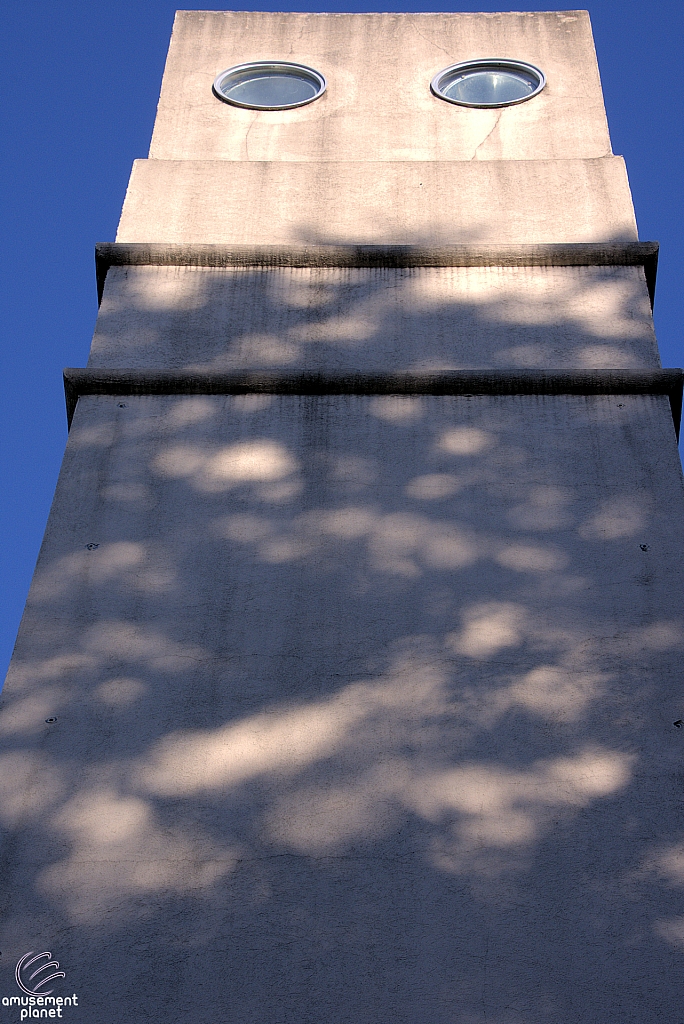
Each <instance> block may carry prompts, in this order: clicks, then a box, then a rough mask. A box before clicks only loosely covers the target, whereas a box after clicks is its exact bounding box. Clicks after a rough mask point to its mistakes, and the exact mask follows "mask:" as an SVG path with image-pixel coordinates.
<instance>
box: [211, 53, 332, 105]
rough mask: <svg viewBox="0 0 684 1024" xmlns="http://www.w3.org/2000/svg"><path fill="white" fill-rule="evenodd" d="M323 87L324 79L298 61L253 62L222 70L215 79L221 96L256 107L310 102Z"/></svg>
mask: <svg viewBox="0 0 684 1024" xmlns="http://www.w3.org/2000/svg"><path fill="white" fill-rule="evenodd" d="M324 90H325V79H324V78H323V76H322V75H319V74H318V72H316V71H313V69H310V68H306V67H303V66H302V67H300V66H299V65H296V64H295V65H288V64H284V63H283V64H268V63H266V62H264V63H254V64H248V65H239V66H238V67H236V68H231V69H229V70H228V71H224V72H223V73H222V74H220V75H219V76H218V78H217V79H216V81H215V82H214V92H215V93H216V94H217V95H218V96H219V98H220V99H224V100H227V101H228V102H229V103H236V104H239V105H241V106H245V107H253V108H256V109H259V108H265V109H276V110H277V109H279V108H287V107H296V106H299V105H300V104H302V103H309V102H311V100H313V99H316V97H318V96H320V95H321V93H322V92H323V91H324Z"/></svg>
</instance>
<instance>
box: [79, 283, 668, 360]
mask: <svg viewBox="0 0 684 1024" xmlns="http://www.w3.org/2000/svg"><path fill="white" fill-rule="evenodd" d="M89 365H91V366H99V367H122V366H128V367H159V366H164V367H167V368H171V367H187V368H192V369H194V368H214V369H217V370H223V371H225V370H231V369H262V368H267V369H277V368H282V369H288V370H291V369H305V370H360V371H368V370H389V369H391V370H403V369H407V370H418V369H423V370H424V369H430V370H435V369H447V368H452V369H456V368H468V367H484V366H492V367H497V368H500V367H506V366H516V367H528V368H536V367H555V368H560V367H583V368H597V367H613V368H635V367H657V366H659V365H660V363H659V359H658V354H657V348H656V343H655V337H654V334H653V323H652V319H651V312H650V306H649V302H648V294H647V291H646V287H645V280H644V273H643V269H642V268H640V267H467V268H466V267H415V268H409V269H399V270H397V269H389V268H386V269H353V268H346V269H340V268H333V267H324V268H315V269H310V268H309V269H307V268H280V269H275V270H267V269H262V270H259V269H256V268H255V269H245V268H234V269H229V268H224V269H211V268H206V267H158V266H131V267H126V268H122V267H112V268H110V270H109V273H108V275H107V283H106V287H105V293H104V298H103V302H102V307H101V310H100V316H99V319H98V325H97V330H96V333H95V338H94V342H93V349H92V352H91V357H90V364H89Z"/></svg>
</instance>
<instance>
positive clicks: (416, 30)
mask: <svg viewBox="0 0 684 1024" xmlns="http://www.w3.org/2000/svg"><path fill="white" fill-rule="evenodd" d="M410 24H411V28H412V29H413V30H414V32H416V33H417V34H418V35H419V36H420V38H421V39H424V40H425V42H426V43H430V45H431V46H436V47H437V49H438V50H441V51H442V53H446V55H447V57H448V56H449V51H448V50H445V49H444V47H443V46H440V45H439V43H436V42H435V41H434V39H428V37H427V36H424V35H423V33H422V32H421V31H419V29H418V27H417V25H416V23H415V22H414V21H413V20H411V22H410Z"/></svg>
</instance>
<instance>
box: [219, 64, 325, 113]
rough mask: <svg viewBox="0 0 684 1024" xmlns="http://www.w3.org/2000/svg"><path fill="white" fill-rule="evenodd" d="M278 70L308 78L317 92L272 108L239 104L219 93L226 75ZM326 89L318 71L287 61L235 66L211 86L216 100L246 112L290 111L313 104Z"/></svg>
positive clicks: (227, 69)
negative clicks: (306, 97) (294, 72)
mask: <svg viewBox="0 0 684 1024" xmlns="http://www.w3.org/2000/svg"><path fill="white" fill-rule="evenodd" d="M278 70H285V71H299V72H301V73H302V77H305V78H309V79H310V80H312V81H313V82H314V83H315V84H316V85H317V86H318V91H317V92H316V93H315V94H314V95H313V96H310V97H309V98H308V99H305V100H298V101H297V102H296V103H278V104H275V105H273V106H271V105H265V104H260V103H241V102H240V101H239V100H234V99H231V98H230V97H229V96H226V95H224V93H223V92H221V83H222V82H225V80H226V78H227V76H228V75H233V74H237V73H238V72H241V71H278ZM326 88H327V82H326V80H325V77H324V75H322V74H321V73H320V71H316V70H315V69H314V68H310V67H307V65H306V64H295V63H293V62H292V61H287V60H254V61H248V62H247V63H246V64H235V65H233V67H232V68H226V70H225V71H222V72H221V73H220V74H219V75H217V76H216V78H215V79H214V84H213V86H212V90H213V93H214V96H216V98H217V99H219V100H222V101H223V102H224V103H230V104H231V106H233V107H243V108H244V109H246V110H292V109H293V108H294V107H305V106H306V105H307V103H313V102H314V100H317V99H320V97H321V96H322V95H323V93H324V92H325V90H326Z"/></svg>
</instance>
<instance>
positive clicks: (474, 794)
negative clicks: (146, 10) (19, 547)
mask: <svg viewBox="0 0 684 1024" xmlns="http://www.w3.org/2000/svg"><path fill="white" fill-rule="evenodd" d="M493 57H494V58H509V59H511V60H516V61H523V62H526V63H528V64H530V65H533V66H534V67H536V68H539V69H541V71H543V73H544V75H545V76H546V85H545V87H544V88H543V89H542V90H541V91H540V92H538V94H537V95H534V96H533V97H532V98H530V99H528V100H526V101H525V102H520V103H516V104H513V105H506V106H498V107H495V108H480V107H471V106H465V105H462V104H461V103H454V102H449V101H448V100H447V101H445V100H444V99H442V98H440V97H439V96H438V95H436V94H435V93H434V92H431V90H430V82H431V80H432V79H433V78H434V76H435V75H437V74H438V73H439V72H440V71H441V70H442V69H445V68H447V67H448V66H450V65H452V64H455V63H458V62H463V61H470V60H477V59H485V58H493ZM259 60H262V61H288V62H294V63H298V64H302V65H305V66H307V67H310V68H313V69H315V70H316V71H318V72H320V73H321V74H322V75H323V76H325V79H326V80H327V89H326V91H325V92H324V93H323V95H321V96H320V97H319V98H318V99H315V100H314V101H313V102H309V103H307V104H305V105H303V106H298V107H294V108H292V109H286V110H259V109H248V108H243V107H240V106H235V105H233V104H231V103H228V102H222V100H221V99H220V98H218V97H217V96H216V95H215V94H214V93H213V92H212V82H213V81H214V79H215V77H216V76H217V75H218V74H219V73H221V72H223V71H224V70H225V69H228V68H231V67H233V66H235V65H238V64H241V63H244V62H249V61H259ZM540 81H541V80H540ZM656 254H657V247H656V246H655V245H654V244H650V243H640V242H638V241H637V230H636V224H635V220H634V213H633V210H632V202H631V197H630V192H629V186H628V183H627V177H626V174H625V168H624V165H623V161H622V160H621V158H620V157H618V156H613V155H612V153H611V147H610V140H609V136H608V130H607V125H606V119H605V113H604V108H603V101H602V96H601V87H600V82H599V76H598V70H597V65H596V60H595V56H594V49H593V44H592V38H591V29H590V25H589V18H588V16H587V14H586V13H584V12H567V11H566V12H559V13H547V14H427V15H408V14H405V15H391V14H382V15H380V14H369V15H317V14H312V15H308V14H306V15H305V14H253V13H249V14H247V13H202V12H192V13H187V12H185V13H180V14H179V15H178V16H177V19H176V23H175V27H174V33H173V39H172V43H171V48H170V51H169V58H168V63H167V66H166V71H165V74H164V82H163V87H162V92H161V100H160V104H159V111H158V115H157V120H156V124H155V129H154V136H153V140H152V146H151V150H150V156H149V159H147V160H141V161H138V162H136V164H135V166H134V168H133V174H132V177H131V181H130V186H129V189H128V193H127V196H126V201H125V204H124V209H123V213H122V217H121V224H120V228H119V233H118V237H117V241H116V243H113V244H107V245H102V246H100V247H99V249H98V280H99V284H100V288H101V293H102V303H101V309H100V315H99V319H98V323H97V329H96V331H95V336H94V340H93V346H92V352H91V357H90V362H89V365H88V368H87V369H86V370H79V371H75V370H74V371H67V373H66V388H67V401H68V408H69V415H70V416H72V415H73V421H72V424H71V432H70V436H69V442H68V445H67V450H66V455H65V459H64V464H63V468H62V473H61V476H60V480H59V484H58V487H57V493H56V497H55V502H54V505H53V509H52V512H51V515H50V520H49V524H48V527H47V532H46V536H45V541H44V544H43V547H42V550H41V554H40V558H39V562H38V568H37V570H36V574H35V578H34V581H33V585H32V588H31V592H30V595H29V599H28V603H27V607H26V612H25V615H24V619H23V622H22V626H21V630H20V633H19V639H18V641H17V646H16V650H15V654H14V658H13V661H12V665H11V668H10V673H9V677H8V682H7V685H6V688H5V691H4V696H3V710H2V714H1V715H0V736H1V737H2V744H3V746H2V752H1V753H0V773H1V774H0V794H1V799H0V814H1V816H2V824H3V826H4V828H5V835H6V838H5V840H4V845H3V847H2V858H3V859H2V879H3V881H2V895H1V906H2V926H1V929H2V930H1V939H2V942H1V948H2V960H1V961H0V963H1V964H2V965H3V967H2V976H1V982H2V984H1V993H0V994H1V996H2V1002H3V1013H4V1014H5V1015H6V1019H8V1020H19V1019H20V1013H23V1011H24V1010H25V1009H26V1010H27V1013H26V1016H24V1017H23V1018H22V1019H29V1017H35V1016H36V1012H34V1011H38V1010H40V1011H41V1012H42V1009H45V1010H46V1013H45V1014H43V1016H49V1015H50V1013H51V1012H52V1010H53V1009H54V1011H55V1012H54V1013H53V1016H56V1015H57V1008H59V1010H60V1014H61V1016H62V1017H63V1019H66V1018H68V1019H69V1020H72V1021H76V1020H78V1021H81V1022H88V1024H90V1022H93V1024H95V1022H97V1024H110V1022H111V1024H114V1022H116V1024H133V1022H135V1024H139V1022H141V1021H150V1022H160V1024H161V1022H164V1024H176V1022H177V1024H181V1022H183V1024H190V1022H193V1024H194V1022H197V1024H200V1022H202V1024H206V1022H210V1021H221V1022H222V1024H248V1022H249V1024H251V1022H254V1024H485V1022H488V1024H580V1022H581V1024H607V1022H616V1024H617V1022H619V1024H628V1022H632V1024H645V1022H646V1021H654V1022H655V1021H662V1022H663V1024H665V1022H667V1024H673V1022H675V1021H679V1020H681V1017H682V990H681V973H682V972H681V952H682V945H683V944H684V917H683V916H682V907H681V893H682V886H683V885H684V841H683V838H682V836H683V832H682V822H681V812H680V809H681V780H682V775H681V758H682V745H683V743H684V728H683V727H681V725H682V723H681V721H680V719H682V718H684V702H683V701H684V698H683V695H682V672H681V659H682V648H683V645H684V626H683V623H682V608H683V607H684V595H683V593H682V558H683V555H682V552H683V549H684V544H683V541H684V530H683V527H682V522H683V517H682V513H683V512H684V490H683V488H682V476H681V470H680V465H679V460H678V455H677V447H676V440H675V429H676V426H678V419H679V406H678V403H680V402H681V373H680V372H679V371H663V370H662V369H660V363H659V359H658V352H657V347H656V342H655V337H654V333H653V326H652V319H651V310H650V304H649V295H650V297H651V298H652V292H653V282H654V275H655V259H656ZM678 901H679V902H678ZM48 950H49V951H50V952H51V953H52V958H53V959H56V960H58V961H59V963H60V965H61V966H60V968H59V970H57V969H54V971H55V973H57V974H58V975H59V974H61V972H64V974H65V977H64V978H61V977H57V978H56V979H55V980H54V981H53V982H50V983H49V984H45V985H43V986H42V988H39V987H38V986H39V984H40V983H41V981H40V979H41V978H44V977H45V973H44V972H43V974H38V975H37V977H33V975H34V970H35V969H39V968H40V967H44V965H45V964H46V962H47V961H46V960H45V959H43V960H42V961H38V968H35V969H34V968H33V967H32V966H28V964H27V961H28V960H31V956H29V957H26V956H25V954H28V953H29V952H31V953H32V956H33V957H35V956H39V954H40V953H41V952H43V951H48ZM48 959H50V958H49V957H48ZM17 963H19V968H18V975H17V979H18V980H15V976H14V971H15V965H17ZM20 983H21V984H20ZM22 985H23V989H22V988H21V986H22ZM27 990H28V992H27ZM48 990H52V992H53V997H54V998H57V997H59V998H60V999H61V998H63V997H69V999H72V998H73V993H76V995H77V997H78V1005H77V1006H74V1005H73V1002H63V1003H61V1004H59V1006H58V1004H56V1003H54V1004H53V1003H44V1002H38V1001H37V1000H38V999H39V997H40V998H41V999H42V998H43V997H42V996H41V995H40V993H41V992H47V991H48ZM32 991H35V993H36V994H35V995H34V996H30V995H29V994H28V993H29V992H32ZM10 997H13V998H15V999H16V998H20V997H23V998H24V999H25V1000H26V1002H25V1003H24V1004H17V1002H16V1001H15V1002H14V1003H10V1002H9V999H10ZM31 998H33V999H35V1000H36V1001H35V1002H34V1003H30V1002H29V1000H30V999H31ZM3 1019H5V1018H3Z"/></svg>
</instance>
